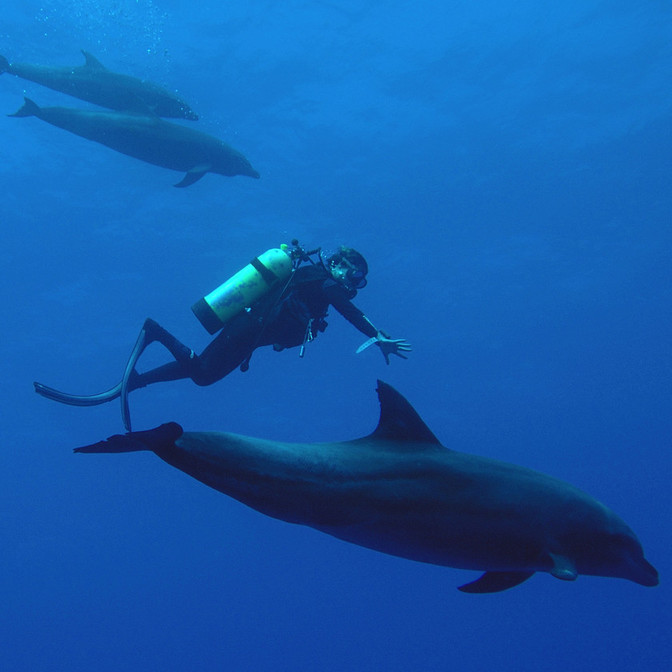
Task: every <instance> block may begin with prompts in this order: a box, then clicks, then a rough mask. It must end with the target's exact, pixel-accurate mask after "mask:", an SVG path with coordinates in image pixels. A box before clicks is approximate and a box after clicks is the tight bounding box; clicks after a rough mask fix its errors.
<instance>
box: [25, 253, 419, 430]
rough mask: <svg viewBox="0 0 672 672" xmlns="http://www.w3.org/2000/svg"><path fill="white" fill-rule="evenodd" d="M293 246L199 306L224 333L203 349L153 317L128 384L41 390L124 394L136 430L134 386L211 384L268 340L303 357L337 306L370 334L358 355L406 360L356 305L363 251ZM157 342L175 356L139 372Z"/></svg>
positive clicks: (404, 348)
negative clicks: (376, 352)
mask: <svg viewBox="0 0 672 672" xmlns="http://www.w3.org/2000/svg"><path fill="white" fill-rule="evenodd" d="M292 246H293V247H292V248H289V247H288V246H287V245H281V246H280V248H275V249H271V250H267V251H266V252H265V253H264V254H262V255H259V256H258V257H255V258H254V259H253V260H252V261H251V262H250V263H249V264H248V265H247V266H245V267H244V268H243V269H241V270H240V271H239V272H238V273H236V274H235V275H234V276H232V277H231V278H230V279H229V280H227V281H226V282H225V283H223V284H222V285H220V286H219V287H218V288H217V289H215V290H214V291H213V292H211V293H210V294H208V295H207V296H205V297H203V298H202V299H200V300H199V301H197V302H196V303H195V304H194V305H193V306H192V310H193V312H194V314H195V315H196V317H197V318H198V319H199V321H200V322H201V324H203V326H204V327H205V328H206V329H207V330H208V331H209V332H210V333H211V334H215V333H216V332H217V331H219V334H217V336H216V337H215V338H214V340H213V341H212V342H211V343H210V344H209V345H208V346H206V348H205V349H204V350H203V352H202V353H201V354H200V355H197V354H196V353H195V352H194V351H193V350H191V348H189V347H187V346H186V345H184V344H183V343H181V342H180V341H179V340H178V339H177V338H175V336H173V335H172V334H171V333H169V332H168V331H166V330H165V329H164V328H163V327H162V326H161V325H159V324H158V323H157V322H155V321H154V320H152V319H151V318H147V319H146V320H145V323H144V325H143V326H142V329H141V330H140V334H139V335H138V339H137V341H136V344H135V347H134V348H133V351H132V353H131V356H130V358H129V360H128V363H127V365H126V369H125V371H124V375H123V378H122V380H121V382H119V383H118V384H117V385H115V386H114V387H113V388H111V389H110V390H107V391H105V392H101V393H99V394H95V395H89V396H84V395H74V394H68V393H65V392H60V391H59V390H55V389H53V388H50V387H47V386H46V385H43V384H42V383H38V382H35V383H34V386H35V391H36V392H37V393H38V394H40V395H42V396H43V397H47V398H48V399H53V400H54V401H58V402H61V403H64V404H70V405H72V406H95V405H98V404H102V403H105V402H108V401H112V400H113V399H116V398H117V397H120V398H121V414H122V420H123V422H124V426H125V427H126V430H127V431H131V422H130V411H129V406H128V393H129V392H132V391H133V390H137V389H139V388H141V387H145V386H147V385H151V384H154V383H160V382H166V381H170V380H181V379H184V378H191V380H193V381H194V382H195V383H196V384H197V385H211V384H212V383H215V382H217V381H218V380H221V379H222V378H224V377H225V376H227V375H228V374H229V373H231V372H232V371H233V370H234V369H235V368H237V367H239V368H240V370H241V371H247V369H248V368H249V365H250V358H251V357H252V353H253V352H254V351H255V350H256V349H257V348H259V347H262V346H269V345H270V346H273V349H274V350H275V351H278V352H279V351H281V350H284V349H286V348H294V347H300V351H299V356H300V357H303V355H304V352H305V348H306V345H307V344H308V343H309V342H310V341H312V340H313V339H314V338H315V337H316V336H317V335H318V333H319V332H322V331H324V330H325V329H326V328H327V322H326V320H325V318H326V317H327V311H328V308H329V306H330V305H331V306H333V307H334V308H335V309H336V310H337V311H338V312H339V313H340V314H341V315H342V316H343V317H345V319H346V320H348V322H350V323H351V324H352V325H353V326H354V327H355V328H356V329H358V330H359V331H361V332H362V333H363V334H365V335H366V336H368V337H369V339H368V340H367V341H366V342H364V343H363V344H362V345H361V346H360V347H359V348H358V349H357V353H360V352H362V351H363V350H365V349H366V348H368V347H369V346H371V345H374V344H375V345H377V346H378V348H379V349H380V351H381V352H382V354H383V356H384V358H385V362H386V363H387V364H389V363H390V355H396V356H397V357H401V358H403V359H407V357H406V355H405V354H404V353H406V352H409V351H410V350H411V346H410V344H409V343H408V342H407V341H406V340H405V339H403V338H398V339H393V338H390V337H389V336H388V334H386V333H385V332H384V331H382V330H380V329H378V328H377V327H375V326H374V325H373V324H372V323H371V321H370V320H369V319H368V318H367V317H366V316H365V315H364V313H363V312H362V311H361V310H359V308H357V307H356V306H355V305H354V304H353V303H352V299H354V298H355V296H356V295H357V291H358V290H360V289H362V288H363V287H365V286H366V282H367V281H366V276H367V274H368V265H367V263H366V260H365V259H364V257H363V256H362V255H361V254H360V253H359V252H357V251H356V250H354V249H352V248H350V247H345V246H341V247H339V248H338V249H337V250H336V251H335V252H332V253H330V252H325V251H323V250H321V249H320V248H317V249H315V250H311V251H306V250H305V249H304V248H303V247H302V246H301V245H299V243H298V241H296V240H293V241H292ZM155 342H156V343H160V344H161V345H163V346H164V347H165V348H166V349H167V350H168V352H169V353H170V354H171V355H172V356H173V358H174V361H172V362H169V363H167V364H164V365H163V366H159V367H157V368H155V369H151V370H149V371H146V372H143V373H138V372H137V371H136V369H135V366H136V364H137V361H138V359H139V358H140V355H141V354H142V353H143V351H144V350H145V348H146V347H147V346H148V345H150V344H151V343H155Z"/></svg>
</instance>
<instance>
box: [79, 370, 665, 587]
mask: <svg viewBox="0 0 672 672" xmlns="http://www.w3.org/2000/svg"><path fill="white" fill-rule="evenodd" d="M378 397H379V399H380V420H379V422H378V427H377V428H376V430H375V431H374V432H373V433H372V434H370V435H369V436H365V437H363V438H360V439H355V440H353V441H345V442H339V443H281V442H279V441H270V440H265V439H258V438H252V437H246V436H240V435H237V434H229V433H223V432H183V431H182V428H181V427H180V426H179V425H178V424H176V423H168V424H165V425H161V426H160V427H157V428H156V429H152V430H148V431H143V432H130V433H128V434H126V435H123V436H122V435H116V436H112V437H110V438H109V439H107V440H106V441H101V442H99V443H95V444H92V445H90V446H84V447H82V448H76V449H75V452H79V453H124V452H130V451H136V450H150V451H153V452H154V453H156V454H157V455H158V456H159V457H160V458H161V459H162V460H165V461H166V462H168V464H171V465H173V466H174V467H176V468H177V469H180V470H181V471H184V472H185V473H187V474H189V475H190V476H193V477H194V478H196V479H198V480H199V481H201V482H202V483H205V484H206V485H209V486H210V487H212V488H214V489H215V490H219V491H220V492H223V493H224V494H226V495H229V496H231V497H233V498H235V499H237V500H238V501H240V502H242V503H243V504H246V505H247V506H250V507H252V508H253V509H256V510H257V511H260V512H261V513H264V514H266V515H268V516H272V517H273V518H279V519H280V520H285V521H287V522H290V523H298V524H301V525H308V526H310V527H313V528H315V529H316V530H320V531H321V532H325V533H326V534H330V535H332V536H334V537H337V538H339V539H343V540H345V541H349V542H351V543H353V544H358V545H359V546H364V547H366V548H371V549H375V550H377V551H382V552H383V553H388V554H390V555H396V556H399V557H402V558H408V559H410V560H417V561H420V562H427V563H431V564H435V565H444V566H447V567H457V568H461V569H474V570H481V571H485V574H483V575H482V576H481V577H480V578H478V579H476V580H475V581H473V582H471V583H467V584H465V585H463V586H461V587H460V590H462V591H463V592H466V593H492V592H498V591H501V590H506V589H507V588H512V587H513V586H517V585H518V584H520V583H522V582H523V581H525V580H527V579H529V578H530V577H531V576H532V575H533V574H534V573H535V572H548V573H550V574H552V575H553V576H555V577H557V578H559V579H564V580H573V579H575V578H576V577H577V575H578V574H591V575H594V576H612V577H619V578H623V579H629V580H630V581H634V582H635V583H639V584H641V585H643V586H655V585H657V584H658V573H657V572H656V570H655V569H654V567H653V566H652V565H650V564H649V563H648V562H647V561H646V560H645V559H644V553H643V551H642V547H641V545H640V543H639V541H638V540H637V537H636V536H635V534H634V533H633V532H632V530H631V529H630V528H629V527H628V526H627V525H626V524H625V523H624V522H623V521H622V520H621V519H620V518H619V517H618V516H616V514H615V513H613V512H612V511H610V510H609V509H608V508H607V507H606V506H604V505H603V504H600V503H599V502H598V501H596V500H595V499H593V498H592V497H590V496H589V495H587V494H585V493H584V492H581V490H578V489H577V488H575V487H573V486H571V485H569V484H568V483H564V482H563V481H559V480H557V479H555V478H552V477H550V476H546V475H545V474H541V473H539V472H536V471H532V470H530V469H525V468H524V467H518V466H516V465H513V464H507V463H505V462H498V461H495V460H490V459H487V458H484V457H477V456H474V455H467V454H465V453H460V452H457V451H453V450H449V449H448V448H445V447H444V446H442V445H441V444H440V443H439V441H438V439H437V438H436V437H435V436H434V434H432V432H431V430H430V429H429V428H428V427H427V425H425V423H424V422H423V421H422V419H421V418H420V416H419V415H418V414H417V412H416V411H415V409H414V408H413V407H412V406H411V405H410V404H409V403H408V401H406V399H404V397H402V396H401V395H400V394H399V393H398V392H397V391H396V390H395V389H393V388H392V387H390V386H389V385H387V384H386V383H383V382H381V381H378Z"/></svg>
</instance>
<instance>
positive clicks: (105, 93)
mask: <svg viewBox="0 0 672 672" xmlns="http://www.w3.org/2000/svg"><path fill="white" fill-rule="evenodd" d="M82 54H84V59H85V63H84V65H80V66H78V67H70V68H52V67H49V66H46V65H30V64H28V63H10V62H9V61H8V60H7V59H6V58H5V57H4V56H0V74H2V73H3V72H8V73H10V74H12V75H16V76H17V77H21V78H22V79H28V80H30V81H31V82H36V83H37V84H41V85H42V86H46V87H48V88H50V89H54V90H55V91H60V92H62V93H67V94H68V95H70V96H74V97H75V98H79V99H81V100H86V101H87V102H89V103H94V104H95V105H100V106H102V107H109V108H110V109H112V110H119V111H121V112H138V113H141V114H151V115H156V116H157V117H179V118H183V119H192V120H196V119H198V115H196V114H195V113H194V111H193V110H192V109H191V108H190V107H189V105H187V103H185V102H184V101H183V100H180V98H178V97H177V96H176V95H175V94H174V93H171V92H170V91H168V90H167V89H164V88H163V87H161V86H158V85H157V84H153V83H152V82H148V81H145V80H143V79H138V78H137V77H131V76H129V75H120V74H119V73H116V72H112V71H111V70H108V69H107V68H106V67H105V66H104V65H103V64H102V63H101V62H100V61H99V60H98V59H97V58H96V57H95V56H92V55H91V54H90V53H89V52H88V51H84V50H82Z"/></svg>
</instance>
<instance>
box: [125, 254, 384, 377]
mask: <svg viewBox="0 0 672 672" xmlns="http://www.w3.org/2000/svg"><path fill="white" fill-rule="evenodd" d="M356 294H357V290H355V289H347V288H346V287H344V286H343V285H342V284H340V283H338V282H336V280H334V279H333V278H332V276H331V274H330V273H329V272H328V271H327V270H326V269H325V268H324V267H323V266H322V265H321V264H320V265H318V264H315V265H312V266H302V267H300V268H298V269H297V270H296V271H295V272H294V275H293V277H292V280H291V283H290V285H289V287H288V288H287V289H286V290H285V291H284V293H283V295H282V296H281V297H280V298H279V300H278V294H277V292H276V293H273V292H271V293H270V294H269V295H267V296H266V297H264V299H262V300H260V301H259V302H258V303H257V304H255V305H254V306H253V307H252V308H251V310H249V311H245V312H243V313H240V314H238V315H236V316H235V317H234V318H232V319H231V320H229V322H227V323H226V325H225V326H224V328H223V329H222V331H221V332H220V333H219V334H218V335H217V336H216V337H215V339H214V340H213V341H212V343H210V344H209V345H208V346H207V347H206V348H205V350H203V352H202V353H201V354H200V355H195V354H194V353H193V351H192V350H190V349H189V348H187V347H186V346H185V345H183V344H182V343H180V342H179V341H178V340H177V339H176V338H175V337H174V336H173V335H172V334H170V333H169V332H167V331H166V330H165V329H163V328H162V327H160V326H159V325H158V324H156V322H154V321H153V320H148V321H147V322H146V323H145V329H147V335H148V337H149V339H150V340H152V341H158V342H159V343H161V344H162V345H164V346H165V347H166V348H167V349H168V350H169V351H170V353H171V354H172V355H173V357H175V360H176V361H174V362H170V363H169V364H165V365H164V366H160V367H158V368H156V369H152V370H151V371H147V372H145V373H141V374H137V373H136V374H134V375H133V376H132V378H131V380H130V389H133V390H134V389H137V388H139V387H144V386H145V385H151V384H152V383H158V382H164V381H168V380H179V379H182V378H191V379H192V380H193V381H194V382H195V383H196V384H197V385H211V384H212V383H215V382H217V381H218V380H221V379H222V378H224V377H225V376H227V375H228V374H229V373H231V371H233V370H234V369H235V368H236V367H238V366H240V365H241V364H243V363H244V362H246V360H248V359H249V357H250V356H251V354H252V352H253V351H254V350H255V349H256V348H258V347H261V346H265V345H272V346H274V348H275V349H276V350H283V349H284V348H292V347H295V346H298V345H302V344H303V343H305V342H306V340H310V339H312V338H314V337H315V336H316V335H317V333H318V332H320V331H324V330H325V328H326V326H327V323H326V322H325V319H324V318H325V317H326V315H327V310H328V308H329V305H332V306H333V307H334V308H335V309H336V310H337V311H338V312H339V313H340V314H341V315H343V317H345V319H346V320H348V322H350V323H351V324H352V325H353V326H355V327H356V328H357V329H359V331H361V332H362V333H363V334H366V335H367V336H369V337H372V336H375V335H376V334H377V330H376V328H375V327H374V326H373V325H372V324H371V323H370V322H369V321H368V320H367V319H366V318H365V317H364V314H363V313H362V311H361V310H359V308H357V307H356V306H354V305H353V304H352V303H351V300H352V299H353V298H354V297H355V296H356Z"/></svg>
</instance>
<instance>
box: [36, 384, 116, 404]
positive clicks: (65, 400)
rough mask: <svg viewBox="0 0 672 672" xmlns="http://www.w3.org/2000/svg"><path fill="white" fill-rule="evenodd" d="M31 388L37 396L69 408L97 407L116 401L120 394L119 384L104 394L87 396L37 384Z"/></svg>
mask: <svg viewBox="0 0 672 672" xmlns="http://www.w3.org/2000/svg"><path fill="white" fill-rule="evenodd" d="M33 386H34V387H35V392H37V393H38V394H39V395H41V396H43V397H46V398H47V399H52V400H53V401H58V402H60V403H61V404H69V405H70V406H98V404H104V403H106V402H108V401H112V400H113V399H116V398H117V397H118V396H119V395H120V394H121V383H117V384H116V385H115V386H114V387H111V388H110V389H109V390H106V391H105V392H99V393H98V394H88V395H86V394H68V393H67V392H61V391H60V390H55V389H54V388H53V387H47V386H46V385H43V384H42V383H38V382H34V383H33Z"/></svg>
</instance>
